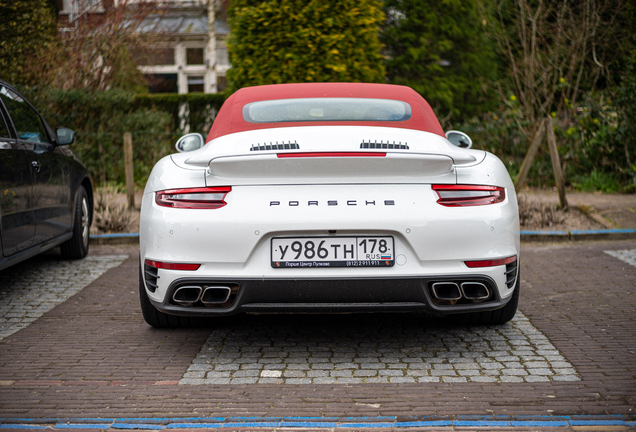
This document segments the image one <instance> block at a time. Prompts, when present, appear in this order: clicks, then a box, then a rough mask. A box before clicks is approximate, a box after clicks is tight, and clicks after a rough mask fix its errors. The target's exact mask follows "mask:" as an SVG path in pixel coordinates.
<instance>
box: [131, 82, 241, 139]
mask: <svg viewBox="0 0 636 432" xmlns="http://www.w3.org/2000/svg"><path fill="white" fill-rule="evenodd" d="M227 96H228V95H227V94H225V93H217V94H204V93H188V94H176V93H156V94H146V95H136V96H135V104H136V105H138V106H140V107H147V108H153V109H157V110H161V111H163V112H166V113H169V114H170V115H171V116H172V124H171V130H173V131H175V133H182V132H184V130H183V128H182V127H181V123H182V121H181V118H182V117H184V116H185V117H186V118H187V119H188V121H187V124H189V126H190V128H189V131H190V132H199V133H200V134H201V135H203V137H204V138H205V137H206V136H207V134H208V132H209V131H210V128H211V127H212V122H213V120H214V117H215V116H216V113H217V112H218V111H219V109H221V105H223V102H225V99H226V98H227ZM180 111H182V112H183V114H182V115H180Z"/></svg>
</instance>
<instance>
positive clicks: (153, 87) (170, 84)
mask: <svg viewBox="0 0 636 432" xmlns="http://www.w3.org/2000/svg"><path fill="white" fill-rule="evenodd" d="M144 77H145V78H146V81H148V90H150V93H177V91H178V88H177V74H147V75H144Z"/></svg>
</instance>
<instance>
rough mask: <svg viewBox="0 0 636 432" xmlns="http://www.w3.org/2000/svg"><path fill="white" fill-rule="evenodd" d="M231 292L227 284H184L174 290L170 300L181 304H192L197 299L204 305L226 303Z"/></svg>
mask: <svg viewBox="0 0 636 432" xmlns="http://www.w3.org/2000/svg"><path fill="white" fill-rule="evenodd" d="M231 294H232V288H231V287H229V286H220V285H214V286H208V287H204V286H198V285H186V286H181V287H179V288H177V289H176V290H175V291H174V294H173V295H172V301H173V302H175V303H176V304H178V305H181V306H192V305H193V304H195V303H197V302H198V301H201V303H203V304H204V305H205V306H212V305H219V304H223V303H226V302H227V301H228V300H229V299H230V295H231Z"/></svg>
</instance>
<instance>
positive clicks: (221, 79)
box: [216, 75, 227, 93]
mask: <svg viewBox="0 0 636 432" xmlns="http://www.w3.org/2000/svg"><path fill="white" fill-rule="evenodd" d="M226 88H227V77H226V76H225V75H217V76H216V91H217V92H219V93H221V92H224V91H225V89H226Z"/></svg>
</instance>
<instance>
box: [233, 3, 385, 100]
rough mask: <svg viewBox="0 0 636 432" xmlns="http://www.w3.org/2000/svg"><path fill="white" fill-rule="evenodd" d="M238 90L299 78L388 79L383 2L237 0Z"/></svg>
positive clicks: (235, 64) (235, 58)
mask: <svg viewBox="0 0 636 432" xmlns="http://www.w3.org/2000/svg"><path fill="white" fill-rule="evenodd" d="M229 20H230V26H231V27H232V33H231V34H230V39H229V43H228V49H229V54H230V63H231V64H232V69H230V70H229V71H228V79H229V80H230V86H231V88H233V89H238V88H241V87H246V86H254V85H262V84H280V83H296V82H336V81H338V82H352V81H353V82H384V81H385V73H384V57H383V56H382V53H381V49H382V45H381V44H380V41H379V38H378V26H379V25H380V24H381V23H382V22H383V21H384V13H383V12H382V2H381V1H380V0H309V1H307V0H232V2H231V6H230V9H229Z"/></svg>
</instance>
